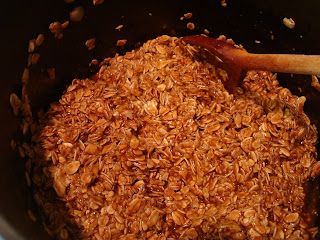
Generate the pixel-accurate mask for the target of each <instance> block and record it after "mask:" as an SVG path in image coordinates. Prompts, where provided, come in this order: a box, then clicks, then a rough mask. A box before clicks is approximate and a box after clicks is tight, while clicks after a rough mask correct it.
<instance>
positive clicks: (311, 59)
mask: <svg viewBox="0 0 320 240" xmlns="http://www.w3.org/2000/svg"><path fill="white" fill-rule="evenodd" d="M182 40H183V41H184V42H186V43H189V44H194V45H197V46H200V47H203V48H206V49H207V50H208V51H209V52H210V53H212V54H214V55H216V56H217V57H219V58H220V59H221V60H222V61H223V65H224V67H225V70H226V71H227V72H228V80H227V81H223V84H224V86H225V87H226V89H227V90H228V91H229V92H231V93H233V92H234V88H235V87H236V86H239V85H240V82H241V81H242V75H243V73H245V72H246V71H248V70H266V71H270V72H281V73H296V74H307V75H320V55H298V54H253V53H248V52H247V51H245V50H242V49H239V48H237V47H235V46H234V45H232V44H229V43H226V42H224V41H220V40H217V39H214V38H210V37H205V36H187V37H183V38H182Z"/></svg>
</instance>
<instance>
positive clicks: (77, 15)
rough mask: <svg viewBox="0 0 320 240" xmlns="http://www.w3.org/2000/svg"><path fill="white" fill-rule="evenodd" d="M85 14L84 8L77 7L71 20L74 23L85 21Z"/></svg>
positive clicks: (71, 15)
mask: <svg viewBox="0 0 320 240" xmlns="http://www.w3.org/2000/svg"><path fill="white" fill-rule="evenodd" d="M84 14H85V12H84V8H83V7H82V6H77V7H75V8H74V9H73V10H72V11H71V12H70V20H71V21H72V22H80V21H81V20H82V19H83V17H84Z"/></svg>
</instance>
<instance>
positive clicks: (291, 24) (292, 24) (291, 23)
mask: <svg viewBox="0 0 320 240" xmlns="http://www.w3.org/2000/svg"><path fill="white" fill-rule="evenodd" d="M283 24H284V25H286V27H288V28H290V29H292V28H294V27H295V25H296V24H295V22H294V21H293V19H292V18H287V17H285V18H283Z"/></svg>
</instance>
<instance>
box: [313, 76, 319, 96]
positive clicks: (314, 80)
mask: <svg viewBox="0 0 320 240" xmlns="http://www.w3.org/2000/svg"><path fill="white" fill-rule="evenodd" d="M311 77H312V81H311V86H312V87H314V88H315V89H317V90H318V91H319V92H320V83H319V80H318V77H317V76H315V75H312V76H311Z"/></svg>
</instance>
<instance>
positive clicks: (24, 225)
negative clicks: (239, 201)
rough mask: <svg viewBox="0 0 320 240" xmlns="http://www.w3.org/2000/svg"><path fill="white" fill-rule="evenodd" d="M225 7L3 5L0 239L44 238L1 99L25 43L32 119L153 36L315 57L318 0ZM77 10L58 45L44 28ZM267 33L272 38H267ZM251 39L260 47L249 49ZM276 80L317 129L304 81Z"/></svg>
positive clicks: (318, 50)
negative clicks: (33, 45) (36, 47)
mask: <svg viewBox="0 0 320 240" xmlns="http://www.w3.org/2000/svg"><path fill="white" fill-rule="evenodd" d="M226 2H227V4H228V6H227V7H225V8H224V7H222V6H221V4H220V1H218V0H217V1H182V0H179V1H172V0H171V1H168V0H164V1H161V2H159V1H158V2H155V1H106V2H105V3H104V4H102V5H99V6H97V7H93V6H92V1H81V0H78V1H75V2H74V3H72V4H69V5H68V4H65V3H64V2H63V1H62V0H60V1H39V0H32V1H22V0H18V1H14V2H12V1H5V2H4V3H3V4H4V5H3V7H2V9H1V11H2V13H1V14H0V20H1V23H2V24H3V26H2V35H1V36H2V44H1V46H0V48H1V53H2V59H1V69H2V70H1V73H2V78H1V84H2V87H1V90H0V91H1V94H0V98H1V101H0V106H1V109H2V111H3V112H2V114H1V116H0V123H1V126H2V130H1V132H0V134H1V135H0V141H1V144H0V151H1V153H2V158H1V160H0V192H1V198H0V223H1V221H2V222H3V223H5V224H6V225H1V224H0V235H3V236H4V237H6V238H7V239H46V238H48V236H47V234H46V233H45V232H44V231H43V230H42V228H40V227H39V226H40V223H38V222H36V223H34V222H32V221H31V220H30V219H29V217H28V215H27V209H30V208H31V209H33V208H35V206H34V204H33V201H32V195H31V193H30V190H29V189H28V188H27V186H26V182H25V177H24V172H25V170H24V168H25V167H24V163H25V160H22V159H20V158H19V157H18V153H17V152H13V151H12V150H11V149H10V141H11V139H12V138H13V137H14V138H16V139H18V143H19V134H18V133H17V132H18V130H19V125H18V124H19V120H18V119H16V118H15V117H14V116H13V114H12V111H11V108H10V105H9V101H8V100H9V95H10V93H11V92H13V91H14V92H17V93H18V92H21V85H20V79H21V75H22V72H23V69H24V67H25V65H26V59H27V52H26V49H27V43H28V40H30V39H32V38H35V37H36V36H37V34H39V33H44V34H45V36H46V40H45V43H44V44H43V46H42V47H41V48H40V55H41V57H40V60H39V64H37V65H36V67H34V68H33V69H32V74H33V76H34V77H33V78H32V80H31V83H30V88H29V92H30V96H31V99H30V100H31V105H32V106H33V109H32V110H33V111H34V112H35V113H36V112H37V111H38V110H39V109H40V108H44V109H45V108H47V107H48V105H49V103H50V102H53V101H56V100H58V99H59V96H61V94H62V92H63V91H64V89H65V87H66V85H67V84H69V83H70V82H71V81H72V79H73V78H75V77H78V78H84V77H89V76H91V75H93V74H94V73H95V71H96V70H97V69H96V68H94V67H89V63H90V61H91V59H93V58H96V59H98V60H102V59H103V58H104V57H110V56H113V55H114V54H115V53H116V52H120V53H124V52H126V51H129V50H132V49H134V48H137V47H139V46H141V44H142V43H143V42H145V41H146V40H148V39H151V38H154V37H156V36H158V35H161V34H168V35H175V36H185V35H191V34H202V33H203V30H204V29H208V30H209V31H210V34H209V36H212V37H218V36H219V35H221V34H224V35H226V36H227V37H231V38H233V39H234V40H235V42H236V43H241V44H242V45H243V46H244V47H245V48H246V49H247V50H248V51H250V52H256V53H307V54H320V46H319V45H318V43H319V41H320V34H319V32H320V21H319V20H320V16H319V15H318V12H317V11H316V10H317V9H319V5H320V3H319V2H318V1H316V0H314V1H308V4H305V5H303V3H301V1H299V0H295V1H289V0H284V1H280V2H279V1H277V0H272V1H267V0H264V1H252V0H247V1H235V0H233V1H231V0H230V1H226ZM77 5H81V6H83V7H84V8H85V11H86V15H85V18H84V19H83V20H82V21H81V22H80V23H71V24H70V26H69V27H68V28H67V29H66V30H65V32H64V37H63V38H62V39H61V40H55V39H53V37H52V35H51V33H50V32H49V30H48V26H49V24H50V23H51V22H53V21H60V22H64V21H65V20H68V16H69V12H70V10H72V8H73V7H75V6H77ZM187 12H192V13H193V18H192V19H191V20H190V21H192V22H193V23H194V24H195V26H196V29H195V30H194V31H191V30H189V29H187V28H186V24H187V22H188V21H186V20H183V21H181V20H180V17H181V16H183V14H184V13H187ZM149 13H151V14H152V16H150V14H149ZM285 16H287V17H292V18H294V19H295V20H296V27H295V28H294V29H292V30H290V29H288V28H286V27H285V26H284V25H283V24H282V19H283V17H285ZM120 24H123V25H124V28H123V29H122V30H121V31H117V30H115V27H117V26H118V25H120ZM271 35H273V36H274V40H271ZM92 37H95V38H96V39H97V44H96V48H95V49H94V50H92V51H90V52H88V50H87V48H86V47H85V45H84V43H85V41H86V40H87V39H89V38H92ZM118 39H127V40H128V44H127V45H126V46H125V48H124V49H122V50H121V49H119V48H116V47H115V44H116V41H117V40H118ZM255 40H258V41H261V43H255ZM48 67H55V68H56V76H57V78H56V80H54V81H52V80H50V79H48V77H47V75H46V73H45V71H43V69H45V68H48ZM279 80H280V82H281V84H282V85H283V86H285V87H288V88H289V89H290V90H291V91H292V92H293V93H294V94H297V95H305V96H307V99H308V101H307V103H306V106H305V110H306V112H307V114H308V115H309V116H310V118H311V120H312V122H313V123H314V124H316V125H317V127H318V129H320V125H319V124H320V123H319V121H320V117H319V114H318V112H319V110H318V106H319V103H320V94H319V92H317V91H316V90H315V89H313V88H311V86H310V83H311V77H310V76H298V75H295V76H293V77H291V76H290V75H287V74H279ZM299 89H301V92H300V90H299ZM312 188H313V189H318V187H312ZM312 192H313V195H312V199H315V198H318V197H319V191H318V190H317V191H312ZM310 196H311V195H310ZM317 209H319V206H317ZM318 225H319V223H318Z"/></svg>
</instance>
